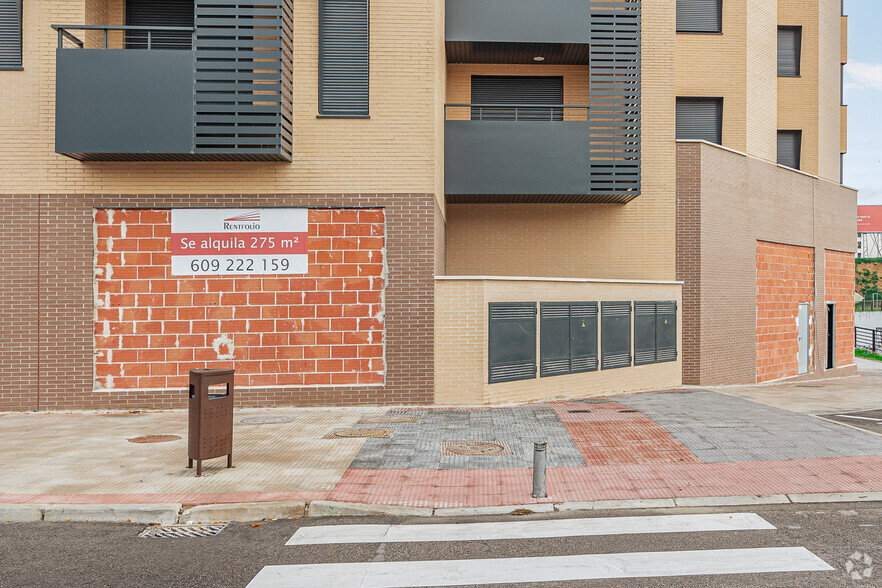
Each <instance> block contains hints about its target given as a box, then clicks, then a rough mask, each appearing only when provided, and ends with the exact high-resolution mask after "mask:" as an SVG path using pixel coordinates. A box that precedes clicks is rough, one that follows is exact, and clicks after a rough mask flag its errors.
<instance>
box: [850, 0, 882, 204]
mask: <svg viewBox="0 0 882 588" xmlns="http://www.w3.org/2000/svg"><path fill="white" fill-rule="evenodd" d="M845 14H847V15H848V64H847V65H846V66H845V103H846V104H847V105H848V153H847V154H846V155H845V165H844V168H843V170H844V177H843V180H844V181H843V183H844V184H845V185H846V186H851V187H852V188H857V189H859V190H860V192H859V193H858V204H882V115H880V113H882V109H880V106H882V38H880V35H879V24H880V23H882V1H880V0H845Z"/></svg>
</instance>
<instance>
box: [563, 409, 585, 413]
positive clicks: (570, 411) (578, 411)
mask: <svg viewBox="0 0 882 588" xmlns="http://www.w3.org/2000/svg"><path fill="white" fill-rule="evenodd" d="M567 412H569V413H583V412H591V411H590V410H569V411H567Z"/></svg>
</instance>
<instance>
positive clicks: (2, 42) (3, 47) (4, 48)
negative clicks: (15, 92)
mask: <svg viewBox="0 0 882 588" xmlns="http://www.w3.org/2000/svg"><path fill="white" fill-rule="evenodd" d="M20 69H22V60H21V0H0V70H20Z"/></svg>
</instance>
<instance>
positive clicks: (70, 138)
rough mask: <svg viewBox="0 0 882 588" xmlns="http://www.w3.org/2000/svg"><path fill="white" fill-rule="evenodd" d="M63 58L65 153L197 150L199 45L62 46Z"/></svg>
mask: <svg viewBox="0 0 882 588" xmlns="http://www.w3.org/2000/svg"><path fill="white" fill-rule="evenodd" d="M56 59H57V74H56V106H55V109H56V110H55V113H56V115H55V121H56V122H55V150H56V151H57V152H58V153H66V154H89V153H92V154H120V155H121V154H185V153H190V152H192V151H193V59H194V58H193V52H192V51H129V50H116V49H72V50H71V49H59V50H58V51H57V52H56ZM80 158H86V157H80Z"/></svg>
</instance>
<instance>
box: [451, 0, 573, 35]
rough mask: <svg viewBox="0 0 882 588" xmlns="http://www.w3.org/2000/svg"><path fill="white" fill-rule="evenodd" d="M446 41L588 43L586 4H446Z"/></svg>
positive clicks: (566, 0) (496, 0) (476, 0)
mask: <svg viewBox="0 0 882 588" xmlns="http://www.w3.org/2000/svg"><path fill="white" fill-rule="evenodd" d="M446 39H447V40H448V41H495V42H506V41H512V42H516V43H589V42H590V35H589V29H588V5H587V3H586V2H585V0H543V1H542V2H536V1H535V0H447V10H446Z"/></svg>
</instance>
